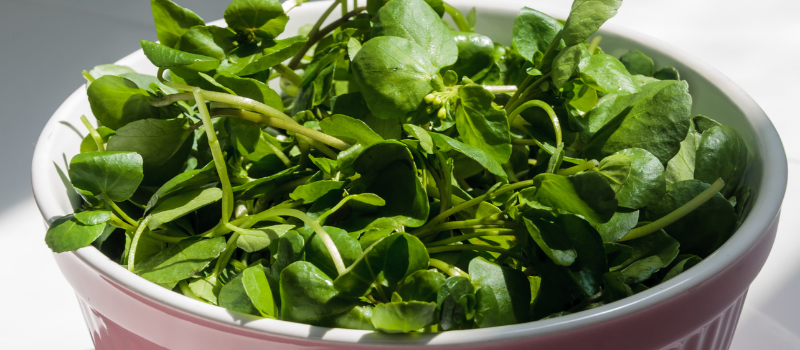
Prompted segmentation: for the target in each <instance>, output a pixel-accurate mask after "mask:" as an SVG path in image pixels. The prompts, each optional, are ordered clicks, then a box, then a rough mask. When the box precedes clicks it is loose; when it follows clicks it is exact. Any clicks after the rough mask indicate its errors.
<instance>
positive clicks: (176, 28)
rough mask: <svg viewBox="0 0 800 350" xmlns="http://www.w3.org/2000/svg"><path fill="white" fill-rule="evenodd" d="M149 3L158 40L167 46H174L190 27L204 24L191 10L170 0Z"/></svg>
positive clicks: (152, 0) (155, 0)
mask: <svg viewBox="0 0 800 350" xmlns="http://www.w3.org/2000/svg"><path fill="white" fill-rule="evenodd" d="M150 5H151V7H152V8H153V20H154V21H155V23H156V33H157V34H158V41H160V42H161V43H162V44H164V45H167V46H169V47H175V44H177V43H178V39H180V37H181V36H182V35H183V34H184V33H186V32H187V31H189V29H190V28H192V27H194V26H203V25H205V24H206V23H205V22H204V21H203V19H202V18H200V17H199V16H197V15H196V14H195V13H194V12H192V10H189V9H185V8H183V7H180V6H178V5H177V4H175V3H174V2H172V1H170V0H151V1H150Z"/></svg>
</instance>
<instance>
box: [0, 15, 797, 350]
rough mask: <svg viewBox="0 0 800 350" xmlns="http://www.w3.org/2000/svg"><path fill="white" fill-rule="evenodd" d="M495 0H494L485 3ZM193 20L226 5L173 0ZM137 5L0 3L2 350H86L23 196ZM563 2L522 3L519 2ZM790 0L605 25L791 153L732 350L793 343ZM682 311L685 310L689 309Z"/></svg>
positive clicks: (625, 18) (37, 220)
mask: <svg viewBox="0 0 800 350" xmlns="http://www.w3.org/2000/svg"><path fill="white" fill-rule="evenodd" d="M494 1H502V0H494ZM178 2H179V3H180V4H181V5H183V6H186V7H188V8H191V9H193V10H194V11H195V12H197V13H198V14H199V15H200V16H201V17H203V18H205V19H207V20H213V19H217V18H219V17H221V14H222V12H223V10H224V8H225V6H226V5H227V1H209V0H206V1H202V0H178ZM149 3H150V2H149V1H147V0H136V1H132V0H126V1H123V0H113V1H111V0H0V106H2V108H0V153H1V154H2V156H1V157H2V158H0V195H2V197H0V349H80V350H85V349H92V348H93V345H92V341H91V339H90V337H89V334H88V332H87V331H86V328H85V325H84V322H83V319H82V316H81V313H80V310H79V309H78V304H77V301H76V299H75V296H74V294H73V293H72V291H71V288H70V286H69V285H68V284H67V282H66V281H65V280H64V278H63V277H62V276H61V274H60V272H59V270H58V267H57V266H56V265H55V262H54V261H53V258H52V255H51V253H50V252H49V250H48V248H47V247H46V246H45V244H44V239H43V237H44V226H43V224H42V220H41V217H40V216H39V213H38V211H37V209H36V206H35V204H34V202H33V198H32V196H31V192H30V173H29V172H30V170H29V169H30V159H31V155H32V153H33V145H34V143H35V141H36V138H37V137H38V134H39V131H40V130H41V128H42V127H43V126H44V123H45V122H46V121H47V119H48V118H49V117H50V115H51V114H52V113H53V112H54V111H55V110H56V108H57V107H58V105H59V104H60V103H61V101H63V100H64V99H66V97H67V96H68V95H69V94H70V93H71V92H72V91H73V90H75V89H76V88H78V87H79V86H80V85H81V84H82V83H83V79H82V78H81V76H80V72H81V70H83V69H87V70H88V69H91V67H93V66H95V65H97V64H102V63H110V62H114V61H116V60H117V59H119V58H121V57H123V56H125V55H127V54H128V53H130V52H131V51H133V50H135V49H137V48H138V46H139V45H138V41H139V40H140V39H148V40H156V38H155V30H154V28H153V24H152V19H151V14H150V8H149ZM537 3H538V4H542V3H548V4H562V5H563V6H565V7H569V3H570V2H569V1H567V0H531V1H528V2H527V4H528V6H530V7H534V8H535V7H536V4H537ZM798 13H800V2H797V1H793V0H759V1H752V0H750V1H745V0H635V1H634V0H628V1H626V2H625V3H624V4H623V6H622V8H621V9H620V11H619V14H618V15H617V17H615V18H614V19H612V20H611V21H613V22H614V23H616V24H618V25H622V26H626V27H628V28H633V29H635V30H637V31H640V32H642V33H645V34H648V35H650V36H652V37H654V38H657V39H659V40H662V41H665V42H667V43H669V44H671V45H673V46H675V47H677V48H679V49H681V50H683V51H686V52H688V53H690V54H692V55H694V56H696V57H698V58H700V59H701V60H704V61H706V62H709V63H711V64H712V65H713V66H715V67H716V68H717V69H718V70H720V71H721V72H723V73H724V74H725V75H727V76H728V77H730V78H731V79H733V81H735V82H736V83H737V84H739V85H740V86H741V87H742V88H744V90H745V91H747V92H748V93H749V94H750V95H751V96H752V97H753V98H754V99H755V100H756V101H757V102H758V103H759V104H760V105H761V107H762V108H763V109H764V110H765V111H766V113H767V115H769V116H770V118H771V119H772V121H773V123H774V124H775V126H776V127H777V129H778V132H779V133H780V135H781V138H782V140H783V143H784V145H785V146H786V151H787V152H786V153H787V154H788V158H789V188H788V192H787V193H786V199H785V201H784V206H783V216H782V219H781V223H780V226H779V229H778V238H777V241H776V242H775V247H774V248H773V252H772V254H771V256H770V258H769V260H768V261H767V264H766V266H765V267H764V269H763V270H762V272H761V275H759V277H758V279H756V281H755V283H754V285H753V287H752V288H751V290H750V294H749V295H748V298H747V302H746V303H745V306H744V312H743V315H742V318H741V321H740V323H739V328H738V330H737V333H736V338H735V340H734V344H733V346H732V349H735V350H749V349H757V348H760V349H770V350H784V349H786V350H788V349H800V293H798V290H800V254H798V253H797V250H798V248H800V235H798V233H800V232H798V231H800V216H799V215H798V213H799V212H800V179H797V178H796V175H797V174H798V172H799V171H800V137H798V136H796V135H794V132H800V116H798V112H797V111H798V108H797V106H798V103H800V89H798V88H797V83H798V82H800V69H798V65H800V59H798V58H800V40H798V35H799V34H800V20H798ZM687 317H691V315H687Z"/></svg>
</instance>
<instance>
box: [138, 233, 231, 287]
mask: <svg viewBox="0 0 800 350" xmlns="http://www.w3.org/2000/svg"><path fill="white" fill-rule="evenodd" d="M224 250H225V238H224V237H216V238H209V239H194V238H190V239H185V240H182V241H180V242H178V243H174V244H170V245H169V247H167V249H164V250H162V251H160V252H158V253H156V254H154V255H152V256H150V257H148V258H146V259H144V260H143V261H142V262H140V263H138V264H136V267H135V269H134V272H136V274H137V275H139V276H141V277H142V278H144V279H146V280H148V281H150V282H153V283H170V282H178V281H182V280H185V279H187V278H189V277H192V276H194V275H195V274H197V273H198V272H200V271H202V270H204V269H205V268H206V267H207V266H208V264H209V263H211V261H212V260H214V259H216V258H217V257H219V255H220V253H222V252H223V251H224Z"/></svg>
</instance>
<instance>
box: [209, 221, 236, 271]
mask: <svg viewBox="0 0 800 350" xmlns="http://www.w3.org/2000/svg"><path fill="white" fill-rule="evenodd" d="M225 226H226V227H227V226H228V224H225ZM238 239H239V233H238V232H234V233H233V234H232V235H231V237H230V238H228V242H227V243H226V244H225V251H223V252H222V255H220V257H219V258H218V259H217V264H216V265H214V271H213V272H211V277H212V279H213V280H214V281H217V283H218V282H219V281H218V280H217V277H219V274H220V273H222V269H224V268H225V266H228V261H229V260H230V259H231V256H233V251H234V250H236V241H237V240H238Z"/></svg>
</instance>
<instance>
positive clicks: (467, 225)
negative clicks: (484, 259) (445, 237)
mask: <svg viewBox="0 0 800 350" xmlns="http://www.w3.org/2000/svg"><path fill="white" fill-rule="evenodd" d="M507 227H516V225H515V224H512V223H508V222H507V221H502V220H486V219H485V218H480V219H472V220H464V221H450V222H445V223H442V224H439V225H436V226H434V227H431V228H429V229H425V230H417V231H414V233H413V234H412V235H414V236H416V237H425V236H429V235H432V234H434V233H438V232H442V231H447V230H463V229H486V228H507Z"/></svg>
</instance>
